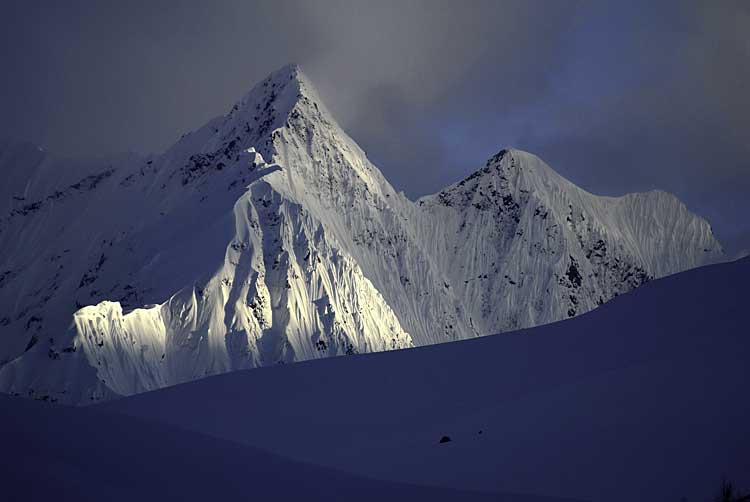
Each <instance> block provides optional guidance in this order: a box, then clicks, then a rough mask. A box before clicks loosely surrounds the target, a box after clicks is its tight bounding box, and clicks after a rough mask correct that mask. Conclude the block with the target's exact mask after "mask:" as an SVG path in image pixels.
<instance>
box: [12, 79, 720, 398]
mask: <svg viewBox="0 0 750 502" xmlns="http://www.w3.org/2000/svg"><path fill="white" fill-rule="evenodd" d="M0 170H2V172H4V173H8V176H9V179H8V182H7V183H4V184H3V185H2V186H1V187H0V211H1V212H0V307H1V308H0V390H2V391H5V392H10V393H19V394H23V395H26V396H32V397H36V398H38V399H48V400H53V401H60V402H67V403H77V404H81V403H91V402H95V401H98V400H101V399H107V398H112V397H116V396H121V395H130V394H134V393H138V392H143V391H147V390H153V389H156V388H160V387H164V386H168V385H173V384H177V383H181V382H186V381H190V380H194V379H197V378H201V377H204V376H207V375H213V374H218V373H224V372H228V371H233V370H239V369H248V368H255V367H259V366H269V365H274V364H280V363H290V362H296V361H301V360H307V359H315V358H323V357H328V356H336V355H345V354H356V353H365V352H375V351H383V350H390V349H400V348H408V347H412V346H421V345H428V344H434V343H440V342H447V341H453V340H460V339H466V338H473V337H476V336H480V335H487V334H493V333H498V332H505V331H511V330H517V329H520V328H525V327H530V326H535V325H539V324H544V323H548V322H552V321H557V320H560V319H565V318H568V317H573V316H576V315H578V314H581V313H584V312H587V311H589V310H591V309H592V308H595V307H596V306H597V305H600V304H602V303H604V302H606V301H608V300H610V299H611V298H613V297H615V296H617V295H619V294H622V293H625V292H627V291H630V290H631V289H633V288H635V287H637V286H639V285H641V284H642V283H644V282H646V281H648V280H649V279H652V278H657V277H662V276H664V275H668V274H671V273H674V272H679V271H682V270H685V269H688V268H692V267H696V266H700V265H704V264H706V263H710V262H713V261H716V260H718V259H721V257H722V252H721V247H720V245H719V243H718V242H717V241H716V240H715V239H714V237H713V235H712V233H711V229H710V226H709V225H708V223H707V222H706V221H705V220H703V219H701V218H699V217H697V216H695V215H693V214H692V213H690V212H689V211H688V210H687V208H686V207H685V206H684V205H683V204H682V203H681V202H680V201H679V200H677V199H676V198H675V197H673V196H672V195H669V194H666V193H663V192H649V193H642V194H631V195H627V196H624V197H598V196H595V195H592V194H589V193H587V192H585V191H584V190H581V189H580V188H578V187H576V186H574V185H573V184H571V183H570V182H568V181H567V180H565V179H563V178H561V177H560V176H559V175H557V174H556V173H555V172H554V171H552V170H551V169H550V168H549V167H547V166H546V165H545V164H544V163H543V162H542V161H541V160H540V159H539V158H537V157H535V156H534V155H531V154H528V153H525V152H521V151H518V150H513V149H507V150H502V151H500V152H499V153H497V154H496V155H494V156H493V157H492V158H490V159H489V160H488V161H487V162H486V164H485V165H484V166H483V167H482V168H481V169H480V170H479V171H477V172H476V173H474V174H473V175H471V176H469V177H468V178H467V179H465V180H463V181H461V182H458V183H456V184H454V185H452V186H450V187H447V188H446V189H445V190H443V191H441V192H440V193H438V194H435V195H432V196H429V197H424V198H422V199H420V200H418V201H417V202H412V201H410V200H408V199H407V198H405V197H404V196H403V194H400V193H397V192H396V191H395V190H394V189H393V187H392V186H391V185H390V184H389V183H388V181H387V180H386V179H385V178H384V177H383V175H382V174H381V173H380V171H379V170H378V169H377V168H376V167H375V166H374V165H372V164H371V163H370V162H369V160H368V159H367V156H366V155H365V153H364V152H363V151H362V150H361V149H360V148H359V147H358V146H357V144H356V143H355V142H354V141H353V140H352V139H351V138H350V137H349V136H348V135H347V134H346V133H345V132H344V131H343V130H341V128H340V127H339V126H338V125H337V124H336V122H335V120H334V119H333V117H332V116H331V114H330V113H329V112H328V111H327V110H326V108H325V106H324V105H323V103H322V102H321V101H320V99H319V98H318V95H317V93H316V92H315V89H314V88H313V86H312V84H311V83H310V82H309V81H308V79H307V78H306V77H305V76H304V75H303V74H302V73H301V72H300V70H299V69H298V68H297V67H295V66H289V67H285V68H282V69H281V70H279V71H277V72H274V73H273V74H271V75H270V76H269V77H268V78H266V79H265V80H263V81H262V82H261V83H259V84H258V85H257V86H255V87H254V88H253V89H252V90H251V91H250V92H249V93H248V94H247V95H246V96H245V97H244V98H242V99H241V100H240V101H239V102H238V103H237V104H236V105H234V106H233V107H232V108H231V110H230V111H229V113H227V114H226V115H223V116H220V117H217V118H216V119H214V120H212V121H210V122H209V123H208V124H206V125H205V126H203V127H201V128H200V129H198V130H197V131H194V132H192V133H190V134H186V135H185V136H183V137H182V138H181V139H180V140H179V141H178V142H177V143H176V144H175V145H174V146H172V147H171V148H170V149H169V150H167V151H166V152H164V153H162V154H159V155H151V156H146V157H139V156H133V155H131V156H125V155H122V156H117V157H112V158H111V159H103V160H92V161H86V162H81V163H79V164H75V163H74V162H72V161H63V160H59V159H56V158H55V157H54V156H52V155H50V154H48V153H46V152H43V151H40V150H39V149H37V148H34V147H30V146H28V145H13V144H9V143H0Z"/></svg>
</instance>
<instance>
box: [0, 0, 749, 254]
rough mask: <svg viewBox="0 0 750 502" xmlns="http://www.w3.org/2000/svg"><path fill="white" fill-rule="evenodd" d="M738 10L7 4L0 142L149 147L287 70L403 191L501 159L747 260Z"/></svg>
mask: <svg viewBox="0 0 750 502" xmlns="http://www.w3.org/2000/svg"><path fill="white" fill-rule="evenodd" d="M749 20H750V10H749V8H748V5H747V3H742V2H736V3H735V2H730V3H724V2H723V3H721V4H706V3H705V2H658V3H653V2H645V1H640V2H628V3H626V4H623V3H601V4H597V5H590V4H589V5H586V4H579V3H566V4H564V5H563V4H556V5H550V4H549V2H476V3H474V4H473V5H472V8H466V7H464V6H463V5H462V4H460V3H455V2H454V3H451V2H410V3H402V2H398V3H388V2H383V3H378V4H377V5H374V4H372V3H370V2H364V3H359V4H356V3H352V2H315V3H310V2H296V1H295V2H290V1H287V2H219V3H212V4H211V5H209V4H205V3H201V2H190V1H187V2H175V3H170V4H167V5H164V4H162V5H155V4H154V3H153V2H129V3H128V4H127V5H117V4H108V3H106V2H105V3H88V2H78V3H72V4H70V3H66V5H64V6H63V5H58V4H56V3H54V2H39V3H35V4H34V5H29V4H27V3H21V2H18V3H11V4H9V5H6V6H5V8H4V11H3V16H2V20H0V24H1V25H2V30H1V31H2V34H1V35H0V36H1V37H3V40H4V42H3V44H2V48H0V61H1V62H2V67H3V68H4V72H5V75H6V78H4V79H3V81H2V83H0V91H2V93H1V95H2V98H1V99H0V110H2V116H3V120H2V121H0V136H11V137H15V138H20V139H24V140H27V141H31V142H34V143H38V144H41V145H42V146H44V147H46V148H48V149H50V150H51V151H55V152H62V153H68V154H78V155H80V154H87V153H108V152H112V151H118V150H134V151H139V152H148V151H161V150H162V149H163V148H165V147H167V146H168V145H169V144H171V143H173V141H174V140H175V139H176V138H178V137H179V136H180V135H181V134H183V133H185V132H187V130H185V125H186V124H200V123H204V122H205V121H207V120H208V119H210V118H211V117H213V116H216V115H219V114H221V113H223V112H225V111H226V110H225V108H224V107H225V106H226V102H227V97H231V96H237V95H239V93H241V92H243V91H245V90H246V89H247V88H249V86H250V85H252V83H254V82H256V81H258V80H259V79H261V78H263V76H265V75H266V74H268V73H269V72H270V71H272V70H274V69H276V68H278V67H280V66H282V65H283V64H286V63H289V62H296V63H299V64H301V65H302V67H303V68H304V69H305V71H306V72H307V73H308V74H309V75H310V76H311V77H312V78H313V80H314V81H315V82H316V84H317V86H318V87H319V89H320V91H321V94H322V96H323V98H324V100H325V101H326V103H328V104H329V106H330V108H331V109H332V111H333V113H334V116H335V117H336V118H337V119H338V121H339V122H340V123H341V124H342V126H344V127H345V128H346V129H347V130H348V131H350V133H351V134H352V136H353V137H354V138H355V139H356V140H357V141H358V143H359V144H361V145H362V146H363V148H364V149H365V150H366V151H367V152H368V155H369V156H370V158H371V159H372V160H373V161H374V162H375V164H377V165H379V166H381V167H382V169H383V171H384V173H385V174H386V175H387V176H388V178H389V179H390V180H392V182H393V184H394V186H395V187H396V188H397V189H400V190H404V191H405V192H406V193H407V194H408V195H409V196H410V197H411V198H416V197H417V196H420V195H424V194H427V193H431V192H434V191H436V190H438V189H439V188H440V187H442V186H445V185H446V184H448V183H451V182H453V181H456V180H458V179H460V178H462V177H464V176H465V175H467V174H469V173H471V172H473V171H474V170H475V169H476V168H477V167H478V166H480V165H481V163H482V162H483V160H484V159H485V158H487V157H488V156H490V155H491V154H493V153H494V152H495V151H496V150H497V148H498V147H499V146H512V147H517V148H521V149H524V150H527V151H532V152H535V153H537V154H539V155H540V156H541V157H542V158H544V159H545V160H546V161H547V162H549V163H550V164H551V165H553V166H555V168H556V169H557V170H558V171H559V172H560V173H561V174H563V175H564V176H566V177H567V178H569V179H571V180H572V181H574V182H576V183H577V184H578V185H580V186H582V187H584V188H586V189H587V190H590V191H592V192H594V193H598V194H608V195H618V194H622V193H626V192H632V191H644V190H649V189H653V188H660V189H664V190H667V191H670V192H672V193H675V194H676V195H678V196H679V197H680V198H681V199H682V200H684V201H685V202H686V203H687V204H688V206H689V207H690V208H691V209H692V210H694V211H696V212H697V213H698V214H700V215H702V216H704V217H706V218H707V219H708V220H709V221H711V222H712V224H713V225H714V228H715V230H716V233H717V236H718V237H719V239H720V240H721V241H722V242H723V243H724V245H725V247H727V249H728V250H729V251H730V252H732V251H737V250H739V249H741V248H747V247H750V227H749V226H748V225H749V224H748V223H747V222H746V221H745V220H746V218H744V215H746V214H748V213H749V212H750V196H749V194H750V174H748V173H750V169H748V164H747V159H748V158H750V151H749V150H748V149H749V148H750V146H748V143H747V141H746V138H745V134H744V131H747V130H750V124H749V123H748V120H749V118H748V117H750V99H748V97H747V92H746V89H747V88H748V87H750V68H749V67H748V65H746V64H744V62H745V61H747V60H748V57H750V48H749V47H748V45H747V42H746V37H745V35H744V34H745V33H746V32H747V31H748V29H749V25H750V22H749Z"/></svg>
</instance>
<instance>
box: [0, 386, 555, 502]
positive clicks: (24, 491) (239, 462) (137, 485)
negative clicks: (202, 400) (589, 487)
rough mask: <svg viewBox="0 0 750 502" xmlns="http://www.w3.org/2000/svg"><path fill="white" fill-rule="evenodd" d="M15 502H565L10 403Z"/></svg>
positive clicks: (5, 488)
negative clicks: (366, 471)
mask: <svg viewBox="0 0 750 502" xmlns="http://www.w3.org/2000/svg"><path fill="white" fill-rule="evenodd" d="M0 409H1V410H2V413H0V427H1V428H2V430H3V433H4V434H5V439H4V440H3V456H4V457H5V458H6V459H7V460H9V461H8V462H4V463H3V468H2V469H1V470H0V498H2V500H6V501H9V502H10V501H16V500H18V501H21V500H23V501H45V502H47V501H51V500H54V501H76V502H79V501H96V502H99V501H102V500H111V501H133V500H142V501H155V502H156V501H159V502H163V501H166V500H181V501H206V500H246V499H253V500H263V501H289V500H309V501H326V502H328V501H332V500H357V501H373V502H375V501H377V502H379V501H383V500H394V501H398V500H403V501H413V500H431V501H433V500H434V501H474V500H476V501H491V500H492V501H504V502H564V501H563V499H553V498H546V497H535V496H525V495H515V494H502V495H500V496H498V495H497V494H483V493H481V492H475V491H468V490H445V489H438V488H435V487H421V486H416V485H409V484H404V483H396V482H384V481H377V480H372V479H367V478H365V477H360V476H356V475H353V474H347V473H344V472H340V471H336V470H333V469H328V468H325V467H320V466H315V465H310V464H303V463H300V462H295V461H292V460H288V459H285V458H282V457H279V456H277V455H274V454H271V453H268V452H265V451H263V450H259V449H256V448H252V447H248V446H245V445H241V444H237V443H233V442H231V441H224V440H219V439H216V438H212V437H209V436H205V435H202V434H198V433H195V432H189V431H185V430H182V429H178V428H176V427H169V426H166V425H164V424H159V423H154V422H150V421H147V420H139V419H134V418H130V417H123V416H117V415H112V414H108V413H102V412H98V411H96V410H94V409H93V408H85V409H82V408H67V407H62V406H56V405H48V404H44V403H39V402H34V401H30V400H26V399H12V398H9V397H7V396H0Z"/></svg>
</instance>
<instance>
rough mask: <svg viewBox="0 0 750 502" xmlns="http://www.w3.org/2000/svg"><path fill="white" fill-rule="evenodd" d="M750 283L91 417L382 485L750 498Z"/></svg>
mask: <svg viewBox="0 0 750 502" xmlns="http://www.w3.org/2000/svg"><path fill="white" fill-rule="evenodd" d="M749 283H750V259H743V260H740V261H737V262H732V263H727V264H721V265H713V266H709V267H704V268H700V269H696V270H691V271H689V272H684V273H681V274H677V275H673V276H670V277H667V278H664V279H660V280H656V281H652V282H650V283H648V284H646V285H644V286H643V287H641V288H638V289H637V290H636V291H633V292H631V293H628V294H626V295H622V296H620V297H618V298H617V299H615V300H613V301H612V302H609V303H607V304H605V305H603V306H602V307H600V308H598V309H595V310H593V311H591V312H589V313H587V314H585V315H582V316H578V317H576V318H574V319H570V320H566V321H561V322H558V323H554V324H549V325H545V326H540V327H536V328H532V329H529V330H523V331H519V332H517V333H512V334H508V335H505V336H491V337H483V338H479V339H474V340H466V341H461V342H455V343H448V344H441V345H434V346H430V347H421V348H416V349H410V350H403V351H395V352H389V353H381V354H370V355H361V356H355V357H346V358H332V359H328V360H324V361H314V362H307V363H300V364H296V365H291V366H285V367H273V368H262V369H259V370H253V371H239V372H234V373H231V374H226V375H220V376H215V377H211V378H207V379H204V380H200V381H196V382H191V383H189V384H184V385H179V386H175V387H170V388H167V389H162V390H159V391H155V392H150V393H145V394H140V395H138V396H132V397H129V398H125V399H120V400H115V401H111V402H108V403H104V404H101V405H99V406H97V407H95V408H97V409H103V410H106V411H108V412H117V413H123V414H126V415H130V416H134V417H140V418H144V419H151V420H157V421H159V422H161V423H166V424H170V425H172V426H177V427H180V428H185V429H187V430H192V431H196V432H200V433H204V434H207V435H210V436H212V437H216V438H221V439H226V440H229V441H234V442H238V443H241V444H244V445H251V446H254V447H259V448H262V449H264V450H267V451H271V452H273V453H275V454H279V455H283V456H285V457H289V458H293V459H296V460H299V461H303V462H308V463H314V464H319V465H325V466H328V467H332V468H336V469H340V470H342V471H347V472H351V473H355V474H360V475H364V476H369V477H373V478H376V479H382V480H388V481H398V482H405V483H415V484H420V485H429V486H436V487H449V488H454V489H472V490H479V491H482V492H496V493H507V492H514V493H525V494H536V495H547V496H557V497H569V498H574V499H581V500H592V501H610V502H611V501H623V502H624V501H634V500H638V501H643V502H648V501H654V502H656V501H665V500H675V501H679V500H688V501H706V500H711V499H712V497H713V496H714V494H715V492H716V490H717V489H718V487H719V486H720V482H721V479H722V477H726V478H728V479H730V480H734V482H735V483H736V484H737V485H739V486H740V487H741V488H745V489H747V488H750V469H748V466H750V464H748V452H749V451H750V400H748V396H750V369H749V368H748V364H747V361H748V360H750V338H749V337H748V335H749V334H750V332H749V331H748V329H747V300H748V294H747V285H748V284H749ZM443 436H448V437H449V438H450V439H451V441H450V442H447V443H442V444H441V443H440V442H439V441H440V439H441V438H442V437H443ZM683 497H684V499H683ZM500 500H502V498H501V499H500Z"/></svg>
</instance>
